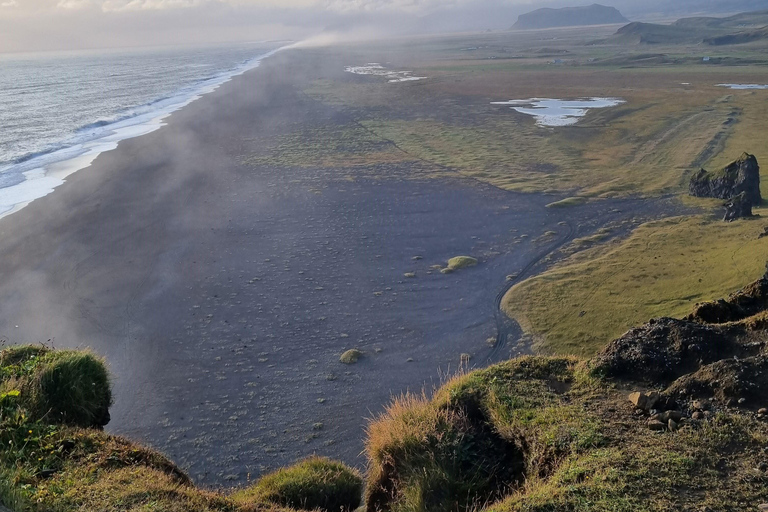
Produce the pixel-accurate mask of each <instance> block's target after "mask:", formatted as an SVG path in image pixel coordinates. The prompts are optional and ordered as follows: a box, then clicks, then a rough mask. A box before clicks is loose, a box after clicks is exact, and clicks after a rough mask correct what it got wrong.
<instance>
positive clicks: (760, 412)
mask: <svg viewBox="0 0 768 512" xmlns="http://www.w3.org/2000/svg"><path fill="white" fill-rule="evenodd" d="M757 414H764V415H765V414H768V409H766V408H765V407H761V408H760V409H758V410H757Z"/></svg>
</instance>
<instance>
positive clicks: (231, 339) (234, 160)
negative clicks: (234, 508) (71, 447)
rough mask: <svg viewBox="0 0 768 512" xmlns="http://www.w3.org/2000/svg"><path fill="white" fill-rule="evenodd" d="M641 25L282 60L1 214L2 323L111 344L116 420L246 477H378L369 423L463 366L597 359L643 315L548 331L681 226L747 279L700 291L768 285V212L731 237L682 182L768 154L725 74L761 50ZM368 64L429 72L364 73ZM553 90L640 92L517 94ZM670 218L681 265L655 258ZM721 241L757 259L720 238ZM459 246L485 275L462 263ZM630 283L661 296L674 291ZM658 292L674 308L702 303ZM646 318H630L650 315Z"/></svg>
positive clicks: (182, 459)
mask: <svg viewBox="0 0 768 512" xmlns="http://www.w3.org/2000/svg"><path fill="white" fill-rule="evenodd" d="M616 28H617V27H601V28H598V29H595V28H590V29H581V30H573V29H562V30H557V31H536V32H530V33H523V34H520V33H501V34H477V35H461V36H452V37H431V38H421V39H418V40H415V41H414V40H409V41H405V40H402V41H394V42H392V41H390V42H387V43H379V44H376V45H372V44H354V45H343V44H340V45H333V46H312V45H305V46H299V47H296V48H293V49H288V50H284V51H282V52H280V53H278V54H276V55H275V56H273V57H271V58H269V59H267V60H266V61H265V62H264V63H263V64H262V66H261V67H260V68H258V69H256V70H253V71H250V72H248V73H246V74H244V75H242V76H240V77H236V78H234V79H233V80H232V81H231V82H229V83H227V84H224V85H222V86H221V87H220V88H219V89H218V90H217V91H215V92H213V93H211V94H209V95H206V96H205V97H204V98H202V99H200V100H198V101H196V102H194V103H192V104H191V105H189V106H187V107H185V108H184V109H182V110H180V111H178V112H176V113H175V114H173V115H172V116H171V117H170V118H169V119H168V120H167V126H165V127H163V128H162V129H160V130H158V131H157V132H155V133H152V134H150V135H147V136H144V137H139V138H136V139H131V140H127V141H124V142H121V143H120V145H119V147H118V148H117V149H116V150H114V151H111V152H108V153H104V154H102V155H101V156H99V157H98V158H97V160H96V161H95V163H94V164H93V165H92V166H91V167H89V168H87V169H85V170H83V171H80V172H78V173H76V174H74V175H72V176H71V177H70V178H68V180H67V183H66V184H65V185H63V186H62V187H61V188H60V189H57V190H56V192H55V193H54V194H52V195H50V196H48V197H46V198H44V199H42V200H38V201H35V202H33V203H32V204H31V205H29V206H28V207H26V208H24V209H23V210H21V211H20V212H18V213H16V214H14V215H12V216H9V217H7V218H5V219H2V220H0V236H2V239H3V241H4V242H3V244H2V247H0V262H2V263H0V283H2V284H0V299H1V300H2V301H3V304H4V308H3V311H2V312H0V335H2V336H4V339H5V340H6V341H7V342H8V343H10V344H17V343H22V342H30V343H35V342H44V343H48V344H50V345H54V346H55V347H86V346H87V347H92V348H93V350H94V351H96V352H97V353H98V354H100V355H102V356H104V357H105V358H106V360H107V361H108V362H109V364H110V366H111V372H112V374H113V376H114V392H115V404H114V407H113V408H112V422H111V423H110V425H109V426H108V427H107V428H108V430H109V431H111V432H114V433H119V434H125V435H128V436H130V437H132V438H134V439H137V440H139V441H142V442H146V443H148V444H150V445H151V446H153V447H155V448H157V449H159V450H161V451H163V452H165V453H166V454H168V455H169V456H170V457H171V459H173V460H174V461H175V462H177V463H178V464H179V465H180V466H181V467H182V468H183V469H184V470H185V471H187V472H188V473H189V474H190V476H191V477H192V478H193V479H194V480H195V481H196V482H199V483H202V484H204V485H209V486H239V485H243V484H245V483H246V482H248V481H249V480H251V479H254V478H256V477H257V476H258V475H259V474H261V473H263V472H265V471H267V470H271V469H274V468H277V467H280V466H284V465H286V464H289V463H291V462H293V461H295V460H298V459H300V458H303V457H305V456H307V455H310V454H314V453H317V454H319V455H326V456H332V457H334V458H340V459H342V460H344V461H345V462H347V463H350V464H352V465H357V466H360V465H362V464H363V459H362V458H360V457H359V453H360V452H361V450H362V440H361V438H362V436H361V432H362V428H363V425H364V424H365V418H368V417H371V416H373V415H375V414H377V413H378V412H380V411H381V410H382V408H383V406H384V405H385V404H386V403H387V402H388V401H389V399H390V397H391V395H392V394H399V393H402V392H404V391H406V390H409V389H410V390H413V391H419V390H421V389H422V388H423V387H426V388H427V389H431V388H432V387H433V386H437V385H439V384H440V383H441V381H442V380H443V379H444V378H445V376H446V375H448V374H451V373H453V372H455V371H456V370H457V369H458V367H459V366H462V365H463V366H464V367H470V368H471V367H475V366H478V367H480V366H484V365H486V364H487V363H489V362H494V361H499V360H502V359H506V358H509V357H510V356H514V355H519V354H524V353H529V352H531V351H532V350H534V349H539V348H541V347H544V349H545V350H548V351H551V352H559V353H579V354H583V355H589V354H591V353H593V352H594V351H595V350H597V349H598V348H599V347H600V344H601V343H607V342H608V341H609V339H604V336H603V333H610V334H613V333H614V331H615V330H616V329H617V327H616V325H618V324H612V325H610V326H598V325H597V324H592V325H594V326H595V327H596V328H597V327H599V328H600V329H602V331H601V333H600V335H595V336H591V335H590V336H587V338H586V341H585V342H584V343H583V344H582V343H579V344H577V345H573V341H572V338H568V337H567V336H566V335H567V334H568V332H569V329H572V327H568V326H570V325H573V324H568V326H564V324H559V325H554V326H551V325H547V324H545V323H544V322H543V321H542V320H538V319H540V318H542V317H541V315H540V313H541V312H542V311H549V313H550V316H549V317H548V318H550V320H551V319H553V318H556V316H557V315H556V316H555V317H553V316H551V313H552V308H553V306H554V307H557V308H561V307H564V306H563V304H566V305H568V307H570V308H571V309H573V308H574V307H577V306H571V305H572V304H582V302H583V301H581V302H580V297H581V296H582V295H583V294H588V295H590V296H595V297H601V298H602V300H601V301H600V302H599V303H595V304H592V305H591V306H590V311H596V312H598V313H600V314H602V316H603V317H604V318H606V319H611V318H614V317H613V316H612V315H613V311H614V310H612V309H611V307H612V305H613V303H614V302H615V301H613V299H612V298H611V296H610V294H607V293H604V292H605V289H606V288H605V287H608V286H612V287H616V286H619V284H617V282H616V281H615V280H614V281H611V280H610V279H607V278H605V279H604V278H599V276H597V277H594V276H595V275H596V274H599V271H598V270H599V269H598V270H594V269H592V268H591V267H589V265H594V262H596V261H599V262H600V268H601V269H602V268H605V269H610V268H612V265H613V261H614V258H618V257H622V258H623V257H625V255H626V254H632V255H633V256H632V257H631V258H630V259H631V260H639V261H641V262H644V264H645V265H648V264H649V262H648V261H647V260H644V259H643V258H645V257H646V256H648V257H650V255H651V254H652V255H653V256H654V257H659V258H662V259H663V260H664V261H667V262H669V263H670V265H672V264H673V262H674V261H675V260H671V259H669V258H668V256H669V255H670V254H673V253H674V254H677V253H680V252H681V251H680V248H681V246H686V247H688V246H689V245H690V242H691V238H686V237H685V236H677V235H676V233H677V232H681V233H687V234H689V235H690V236H691V237H693V238H694V239H695V241H696V244H698V245H693V246H691V250H696V249H698V253H697V258H700V259H701V262H700V265H701V267H700V268H701V269H712V268H723V266H724V267H725V268H728V269H730V271H729V272H727V273H726V277H725V278H723V279H722V280H720V281H717V282H706V283H702V282H701V281H697V280H696V279H697V278H696V279H694V278H695V277H696V275H695V274H693V273H692V275H691V279H686V278H685V277H686V276H685V275H678V276H677V278H678V279H679V280H680V281H679V282H677V284H676V286H675V287H674V289H673V291H674V293H678V292H679V290H680V289H685V290H686V294H687V295H686V296H689V297H693V298H695V299H696V300H698V299H701V300H708V299H713V298H716V297H719V296H722V295H724V294H726V293H727V292H729V291H732V288H738V287H739V286H741V285H743V284H745V283H747V282H749V281H751V280H754V279H755V278H756V277H758V276H759V275H760V272H761V271H762V267H763V262H762V261H760V259H759V258H754V257H752V256H753V254H754V252H758V251H763V249H764V248H765V246H764V245H763V241H761V242H759V243H753V242H751V240H752V239H753V238H754V239H757V235H758V234H759V232H760V231H762V228H763V227H764V224H765V221H764V220H761V219H757V220H754V221H738V222H736V223H732V224H728V225H721V224H719V222H720V221H719V219H718V218H716V216H715V213H713V212H715V211H716V210H713V206H714V204H713V203H712V202H707V201H702V200H688V199H686V200H683V199H682V195H683V194H684V192H685V188H686V180H687V178H688V177H689V176H690V173H691V172H692V171H694V170H695V169H696V168H697V167H698V166H701V165H704V166H707V167H710V166H711V167H717V166H721V165H723V164H724V163H726V162H727V161H729V160H730V159H732V158H735V157H736V156H738V155H739V154H741V152H743V151H749V152H751V153H754V154H755V155H756V156H757V158H758V160H760V161H764V160H765V161H768V154H767V153H766V151H768V150H767V149H766V147H765V145H764V143H762V142H761V139H760V134H761V133H764V124H763V123H764V122H765V121H764V120H765V119H766V118H767V117H766V116H765V115H764V114H765V110H766V108H768V107H766V105H768V102H766V101H765V98H764V96H765V95H766V94H768V91H760V90H746V91H737V90H730V89H726V88H723V87H718V84H721V83H768V70H767V69H766V68H765V67H764V66H763V64H764V63H763V62H762V61H761V60H760V59H759V58H758V57H756V56H755V55H759V53H760V52H761V51H762V50H761V47H759V45H758V46H756V47H755V48H754V49H752V48H751V47H750V48H741V49H739V51H738V52H735V53H737V54H738V55H737V59H741V60H740V61H738V60H737V61H735V62H733V65H728V66H725V65H711V66H710V65H706V64H705V63H704V61H703V60H702V59H703V57H704V56H705V54H704V52H705V49H703V48H699V47H685V48H681V47H674V48H667V49H663V50H660V51H659V53H661V54H663V55H666V57H664V58H659V57H655V58H641V56H642V55H645V54H646V53H647V49H645V48H639V49H637V51H635V52H634V53H633V52H632V51H628V52H625V51H620V50H619V49H618V46H617V45H616V44H615V43H611V42H610V36H611V34H612V33H613V32H614V31H615V29H616ZM598 40H601V41H602V40H605V41H607V42H603V43H599V44H597V43H596V44H588V43H590V42H591V41H598ZM654 51H656V50H654ZM718 51H720V52H725V50H722V49H720V50H718ZM728 53H729V55H733V54H734V52H728ZM706 56H709V54H708V53H707V55H706ZM714 56H715V57H716V55H714ZM369 63H379V64H380V65H381V66H384V67H386V68H387V69H393V70H398V71H404V70H405V71H409V72H410V73H412V75H411V76H417V77H422V76H423V77H426V78H425V79H422V80H412V81H402V82H389V81H388V80H387V79H386V78H385V77H382V76H375V75H359V74H354V73H350V72H348V71H346V68H347V67H350V66H365V65H367V64H369ZM537 97H538V98H560V99H568V98H583V97H614V98H620V99H622V100H623V101H624V103H622V104H621V105H619V106H616V107H612V108H606V109H600V110H593V111H590V112H589V113H588V114H587V115H586V116H585V117H584V118H583V119H581V120H580V121H579V122H578V123H577V124H576V125H574V126H568V127H559V128H547V127H541V126H537V125H536V124H535V121H534V119H533V118H532V117H530V116H527V115H525V114H522V113H520V112H516V111H514V110H512V109H510V108H509V107H507V106H499V105H492V103H493V102H503V101H509V100H518V99H519V100H523V99H528V98H537ZM558 206H559V207H558ZM660 219H663V220H660ZM648 221H656V223H654V224H645V223H647V222H648ZM689 224H694V225H695V226H693V227H692V228H691V229H688V227H690V226H689ZM708 226H714V227H712V229H709V228H708ZM661 228H663V229H668V230H670V231H671V233H672V235H671V236H669V237H668V238H666V239H665V241H664V243H662V244H660V245H659V248H658V249H657V250H656V251H655V252H653V253H651V252H644V251H643V250H642V249H638V248H637V247H636V246H634V245H632V244H633V243H634V241H635V240H636V239H637V238H638V237H641V236H642V233H644V232H643V231H637V230H646V231H648V230H654V229H661ZM693 228H695V230H694V229H693ZM675 230H677V231H675ZM692 233H694V234H695V236H694V235H693V234H692ZM720 240H726V241H728V243H729V244H731V245H728V247H729V248H733V249H734V252H733V253H730V254H735V253H737V252H738V250H739V249H743V248H744V247H747V248H748V249H746V250H748V251H749V252H748V253H744V252H743V251H742V252H741V253H740V254H741V255H742V256H743V257H742V258H740V259H735V258H730V259H728V258H726V257H725V256H723V253H721V252H717V251H709V250H708V247H709V246H710V245H712V244H716V243H718V242H719V241H720ZM747 240H750V241H749V242H748V241H747ZM605 243H609V244H612V245H602V244H605ZM615 247H619V249H615ZM726 252H727V251H726ZM457 256H471V257H473V258H475V259H477V260H478V264H477V265H476V266H473V267H469V268H461V269H458V270H455V271H453V272H442V270H445V269H446V266H447V264H448V261H449V260H450V259H451V258H454V257H457ZM745 261H746V262H747V263H748V264H744V262H745ZM755 262H756V263H755ZM573 265H582V266H585V267H588V268H587V269H586V270H582V268H580V267H574V266H573ZM546 269H550V270H548V271H547V272H549V273H546V274H542V277H539V278H536V277H533V280H531V281H525V279H526V278H529V277H532V276H535V275H537V274H539V273H540V272H541V271H544V270H546ZM558 269H560V270H558ZM569 269H570V270H569ZM675 271H676V270H675V269H674V268H672V269H670V270H669V272H675ZM552 272H554V273H552ZM630 275H631V276H632V279H631V280H630V281H631V285H632V287H633V288H637V289H642V288H641V287H642V286H643V285H644V284H645V283H646V281H648V280H657V279H658V277H659V276H657V275H655V274H654V273H653V272H650V273H649V272H645V273H640V272H635V273H634V274H630ZM544 276H548V277H544ZM574 276H575V277H574ZM661 277H663V276H661ZM536 279H539V281H536ZM566 279H567V280H569V282H570V281H575V282H577V285H574V286H572V287H571V288H563V287H562V283H563V282H564V280H566ZM541 281H546V282H547V283H550V284H549V285H548V286H550V288H549V292H546V293H545V292H541V293H540V292H539V291H538V290H540V289H544V288H543V287H540V286H539V283H540V282H541ZM601 287H602V288H601ZM668 288H673V287H671V286H670V287H668ZM553 289H554V290H556V291H557V293H559V294H561V295H562V294H565V295H568V294H570V296H566V297H565V298H562V297H560V298H559V299H558V300H559V301H561V302H558V300H554V299H551V300H550V298H551V295H547V293H550V292H551V290H553ZM596 290H597V291H596ZM620 291H621V290H617V292H620ZM506 292H508V293H507V295H506V296H505V293H506ZM523 292H525V293H524V294H522V293H523ZM518 293H521V294H520V295H517V294H518ZM534 296H535V297H540V299H539V300H533V299H531V297H534ZM547 297H550V298H547ZM529 299H530V300H529ZM633 300H635V301H636V302H641V301H642V300H645V296H642V294H640V295H636V296H634V299H633ZM659 300H660V304H661V305H660V307H656V308H654V309H653V311H652V313H653V314H654V315H656V314H658V315H664V314H677V313H678V312H681V311H684V310H686V311H687V310H688V309H690V304H689V303H688V302H687V301H686V302H685V303H684V304H680V303H674V302H672V299H659ZM665 301H666V302H665ZM502 305H503V307H504V310H505V311H506V313H507V314H508V315H509V316H510V317H513V318H517V319H518V320H520V324H521V326H522V328H523V329H524V331H522V330H520V326H517V325H516V324H514V323H511V322H510V321H509V320H508V319H507V317H506V316H505V315H504V314H502V312H501V310H500V306H502ZM579 307H580V306H579ZM571 309H567V308H566V309H564V310H563V311H564V314H563V315H560V316H561V318H560V319H561V320H564V321H565V320H567V321H570V319H571V314H572V313H573V311H575V310H573V311H572V310H571ZM582 309H583V308H582ZM636 309H637V311H635V312H634V315H625V317H622V322H625V323H628V324H629V325H633V324H632V322H636V321H637V317H638V316H642V315H644V316H645V317H643V318H641V320H640V321H645V320H647V316H648V311H647V308H646V309H642V308H636ZM580 311H581V309H580V310H579V311H578V312H577V313H576V314H577V315H578V314H579V313H580ZM537 315H538V316H537ZM579 318H580V317H579ZM558 329H559V330H558ZM550 332H553V335H552V337H551V338H549V339H550V343H554V344H555V345H554V346H552V345H550V346H548V345H546V343H547V341H546V339H548V338H547V335H548V333H550ZM563 332H565V335H564V334H562V333H563ZM502 334H503V335H502ZM531 335H533V337H534V338H535V339H536V344H533V345H532V341H533V338H531ZM564 339H567V341H566V342H563V343H560V344H557V340H564ZM542 340H545V341H542ZM553 340H554V341H553ZM577 340H581V338H577ZM569 343H570V344H569ZM542 344H543V345H542ZM352 349H357V350H358V351H359V354H358V356H359V358H358V359H357V361H356V362H353V364H345V363H344V362H342V361H340V360H339V358H340V357H341V356H342V354H344V353H346V352H347V351H349V350H352Z"/></svg>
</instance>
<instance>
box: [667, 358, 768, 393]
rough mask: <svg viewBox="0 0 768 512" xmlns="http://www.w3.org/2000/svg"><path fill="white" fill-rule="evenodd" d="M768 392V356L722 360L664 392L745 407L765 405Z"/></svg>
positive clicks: (687, 376) (688, 376)
mask: <svg viewBox="0 0 768 512" xmlns="http://www.w3.org/2000/svg"><path fill="white" fill-rule="evenodd" d="M766 391H768V356H764V355H763V356H756V357H749V358H746V359H723V360H722V361H717V362H715V363H712V364H708V365H706V366H703V367H701V368H700V369H699V370H698V371H696V372H694V373H691V374H689V375H685V376H683V377H681V378H679V379H677V380H676V381H675V382H674V383H672V385H671V386H669V388H668V389H667V390H666V391H665V392H664V394H665V395H667V396H686V397H696V398H702V397H705V398H716V399H718V400H721V401H722V402H727V401H728V400H729V399H731V400H734V401H739V400H740V399H742V398H743V399H745V401H744V402H743V403H744V404H745V405H746V406H750V405H755V404H762V403H763V402H764V401H765V393H766Z"/></svg>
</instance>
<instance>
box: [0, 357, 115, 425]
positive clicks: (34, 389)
mask: <svg viewBox="0 0 768 512" xmlns="http://www.w3.org/2000/svg"><path fill="white" fill-rule="evenodd" d="M0 378H2V382H0V392H5V393H11V392H12V393H14V394H15V393H16V392H18V395H17V397H16V398H17V402H18V405H19V407H21V408H22V409H23V410H24V412H25V414H26V415H27V416H28V418H30V419H32V420H40V421H45V422H48V423H55V424H64V425H72V426H79V427H96V428H100V427H103V426H104V425H106V424H107V423H109V406H110V405H111V403H112V391H111V388H110V384H109V375H108V373H107V369H106V367H105V366H104V363H103V361H102V360H101V359H99V358H98V357H96V356H94V355H93V354H91V353H89V352H79V351H71V350H65V351H59V352H54V351H51V350H49V349H47V348H45V347H43V346H21V347H12V348H8V349H5V350H3V351H2V352H0Z"/></svg>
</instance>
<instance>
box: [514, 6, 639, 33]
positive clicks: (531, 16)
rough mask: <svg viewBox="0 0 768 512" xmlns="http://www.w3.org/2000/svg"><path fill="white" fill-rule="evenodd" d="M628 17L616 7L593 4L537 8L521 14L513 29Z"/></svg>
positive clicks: (596, 22)
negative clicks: (559, 7) (560, 7)
mask: <svg viewBox="0 0 768 512" xmlns="http://www.w3.org/2000/svg"><path fill="white" fill-rule="evenodd" d="M627 21H629V20H627V18H625V17H624V16H622V15H621V13H620V12H619V11H618V10H617V9H616V8H615V7H606V6H604V5H599V4H592V5H590V6H588V7H565V8H562V9H550V8H544V9H536V10H535V11H532V12H529V13H526V14H521V15H520V16H518V18H517V22H516V23H515V24H514V25H512V30H526V29H537V28H553V27H573V26H587V25H607V24H610V23H626V22H627Z"/></svg>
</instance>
